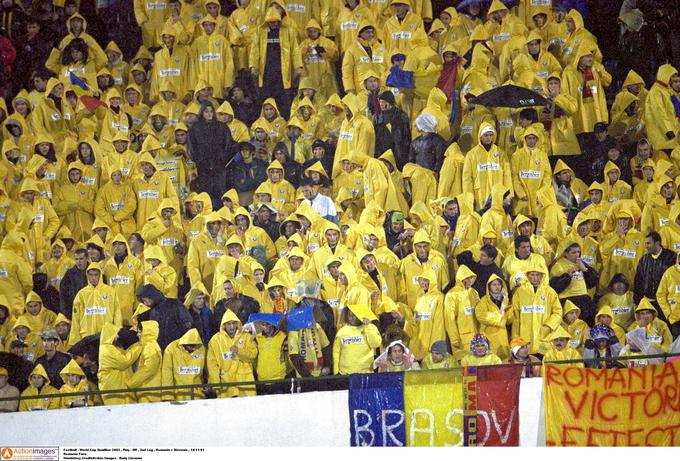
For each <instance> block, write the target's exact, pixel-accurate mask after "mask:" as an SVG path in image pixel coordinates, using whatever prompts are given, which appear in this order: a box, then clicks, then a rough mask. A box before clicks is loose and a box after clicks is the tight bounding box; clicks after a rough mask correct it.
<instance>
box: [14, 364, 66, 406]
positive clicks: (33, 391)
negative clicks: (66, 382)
mask: <svg viewBox="0 0 680 461" xmlns="http://www.w3.org/2000/svg"><path fill="white" fill-rule="evenodd" d="M33 375H39V376H42V377H43V378H44V380H45V382H44V384H43V386H42V387H41V388H40V389H38V388H37V387H35V386H34V385H33V383H31V384H30V385H29V386H28V387H27V388H26V390H24V391H23V392H22V393H21V396H22V397H33V396H35V397H36V398H34V399H26V400H21V401H20V402H19V411H34V410H53V409H57V408H59V403H60V399H59V397H51V398H45V397H40V398H38V397H39V396H41V395H54V394H58V393H59V391H58V390H57V389H55V388H54V387H52V386H50V378H49V377H48V376H47V372H46V371H45V368H44V367H43V366H42V365H36V367H35V368H34V369H33V371H31V374H30V376H33Z"/></svg>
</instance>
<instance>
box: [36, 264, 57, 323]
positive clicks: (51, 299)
mask: <svg viewBox="0 0 680 461" xmlns="http://www.w3.org/2000/svg"><path fill="white" fill-rule="evenodd" d="M33 291H35V292H36V293H37V294H38V296H40V299H42V300H43V305H44V306H45V307H46V308H47V309H49V310H51V311H52V312H54V313H55V314H58V313H59V312H60V311H59V290H57V289H56V288H54V287H53V286H52V285H49V284H48V283H47V274H45V273H43V272H36V273H35V274H33Z"/></svg>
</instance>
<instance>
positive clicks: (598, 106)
mask: <svg viewBox="0 0 680 461" xmlns="http://www.w3.org/2000/svg"><path fill="white" fill-rule="evenodd" d="M595 50H597V45H595V44H594V43H593V42H591V41H587V40H586V41H583V42H582V43H581V44H580V45H579V47H578V50H577V52H576V53H575V55H574V58H575V59H574V61H573V64H571V65H570V66H568V67H567V68H566V69H565V70H564V73H563V81H562V85H563V87H564V91H565V93H567V94H568V95H569V96H571V97H572V98H574V99H576V103H577V105H578V109H577V111H576V114H574V130H575V131H576V134H579V133H592V132H593V130H594V128H595V124H596V123H608V122H609V113H608V112H607V101H606V98H605V94H604V88H606V87H608V86H609V84H610V83H611V81H612V76H611V75H609V73H608V72H607V71H606V70H605V68H604V66H602V64H600V63H599V62H597V61H596V60H595Z"/></svg>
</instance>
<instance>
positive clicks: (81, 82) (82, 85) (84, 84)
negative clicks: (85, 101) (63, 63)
mask: <svg viewBox="0 0 680 461" xmlns="http://www.w3.org/2000/svg"><path fill="white" fill-rule="evenodd" d="M68 76H69V78H70V79H71V85H75V86H77V87H79V88H81V89H82V90H85V91H87V82H85V80H83V79H82V78H80V77H78V76H77V75H76V74H74V73H73V72H71V71H70V70H69V71H68Z"/></svg>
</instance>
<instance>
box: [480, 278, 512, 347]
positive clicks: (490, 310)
mask: <svg viewBox="0 0 680 461" xmlns="http://www.w3.org/2000/svg"><path fill="white" fill-rule="evenodd" d="M474 313H475V318H476V319H477V323H478V325H479V333H480V334H482V335H484V336H486V337H487V339H488V340H489V345H490V350H491V352H493V353H494V354H496V355H497V356H498V357H499V358H500V359H501V360H507V359H509V358H510V344H509V342H508V331H507V325H509V324H510V323H511V322H512V304H510V295H509V293H508V290H507V288H506V286H505V282H504V281H503V279H501V278H500V277H498V276H497V275H496V274H492V275H491V277H489V280H488V281H487V282H486V294H485V295H484V297H482V299H480V300H479V302H478V303H477V305H476V306H475V308H474Z"/></svg>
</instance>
